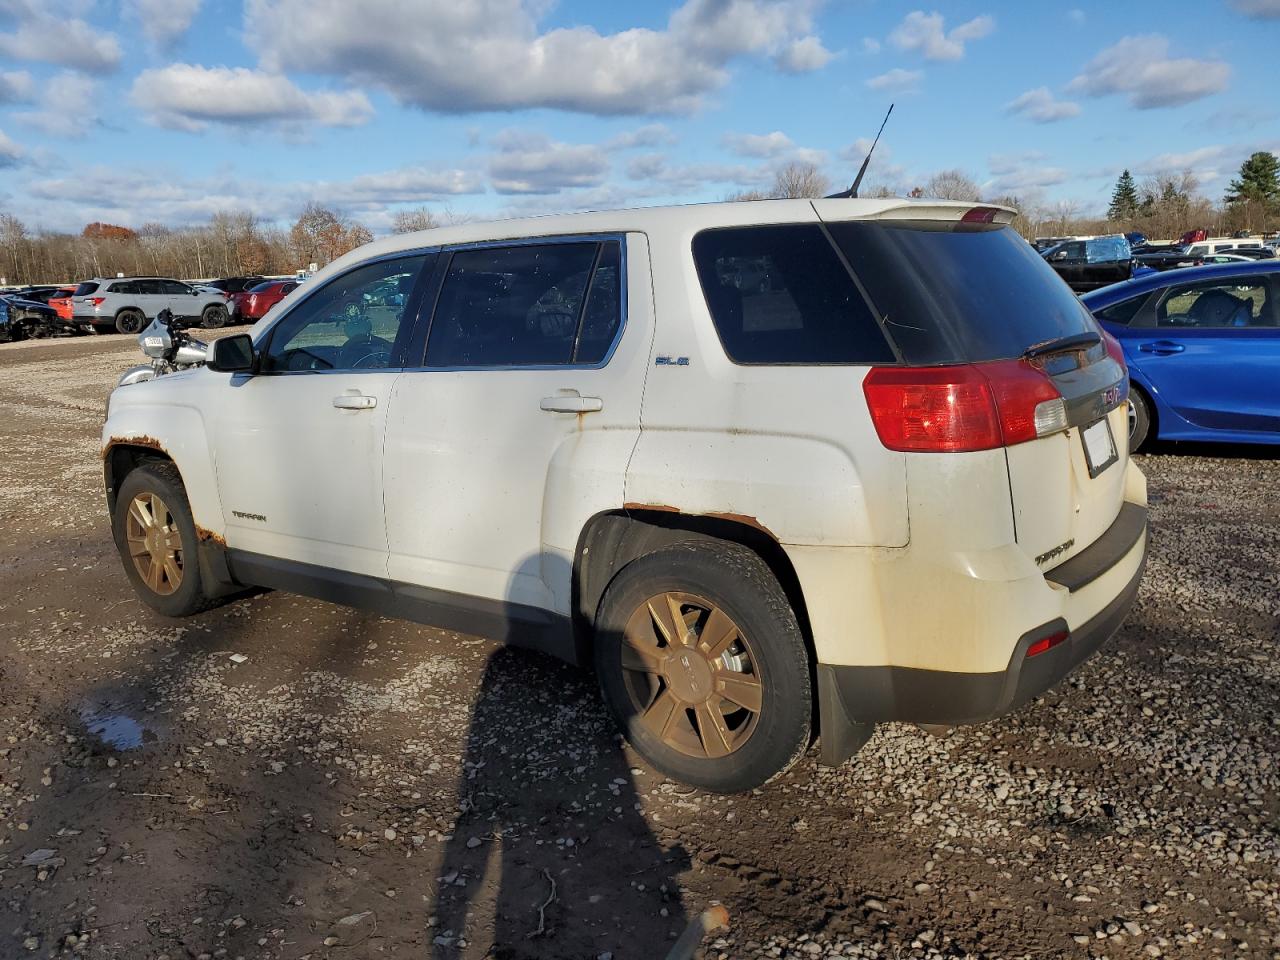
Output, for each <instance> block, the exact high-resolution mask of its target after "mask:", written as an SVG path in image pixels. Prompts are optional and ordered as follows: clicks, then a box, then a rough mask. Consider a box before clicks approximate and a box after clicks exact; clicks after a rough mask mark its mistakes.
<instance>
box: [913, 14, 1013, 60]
mask: <svg viewBox="0 0 1280 960" xmlns="http://www.w3.org/2000/svg"><path fill="white" fill-rule="evenodd" d="M995 27H996V22H995V20H994V19H992V18H991V17H989V16H986V15H983V16H981V17H974V18H973V19H972V20H968V21H966V22H964V23H962V24H960V26H958V27H955V28H953V29H952V30H951V31H950V32H948V31H947V30H946V25H945V21H944V18H943V16H942V14H940V13H937V12H934V13H925V12H924V11H923V10H913V11H912V12H911V13H908V14H907V16H906V18H905V19H904V20H903V21H902V23H900V24H898V26H896V27H894V29H893V32H892V33H890V34H889V42H890V43H892V44H893V45H894V46H895V47H897V48H898V49H899V50H908V51H914V52H917V53H919V54H920V55H921V56H923V57H924V58H925V59H926V60H959V59H960V58H961V57H963V56H964V45H965V44H966V43H968V42H969V41H970V40H980V39H981V38H983V37H985V36H986V35H987V34H989V33H991V31H992V30H994V29H995Z"/></svg>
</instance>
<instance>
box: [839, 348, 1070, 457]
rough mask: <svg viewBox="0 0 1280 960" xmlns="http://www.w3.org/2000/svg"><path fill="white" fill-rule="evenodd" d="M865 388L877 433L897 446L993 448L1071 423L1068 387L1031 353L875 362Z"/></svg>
mask: <svg viewBox="0 0 1280 960" xmlns="http://www.w3.org/2000/svg"><path fill="white" fill-rule="evenodd" d="M862 390H863V393H864V394H865V395H866V398H867V407H868V409H869V410H870V411H871V420H872V423H874V424H875V428H876V434H877V435H878V436H879V437H880V442H881V443H883V444H884V445H885V446H886V447H888V448H889V449H890V450H900V451H904V452H914V453H920V452H928V453H962V452H967V451H974V450H992V449H995V448H996V447H1006V446H1012V445H1013V444H1015V443H1024V442H1025V441H1027V440H1035V439H1036V438H1037V437H1046V436H1048V435H1049V434H1052V433H1057V432H1059V431H1061V430H1065V429H1066V428H1067V409H1066V404H1064V403H1063V401H1062V395H1061V394H1059V393H1058V390H1057V388H1056V387H1054V385H1053V382H1052V381H1051V380H1050V379H1049V378H1048V376H1046V375H1045V373H1044V372H1043V371H1041V370H1039V369H1037V368H1036V367H1034V366H1032V365H1031V364H1030V363H1028V362H1027V361H1025V360H998V361H995V362H993V363H981V364H957V365H955V366H948V367H874V368H872V370H871V372H870V373H868V374H867V376H866V379H864V380H863V381H862Z"/></svg>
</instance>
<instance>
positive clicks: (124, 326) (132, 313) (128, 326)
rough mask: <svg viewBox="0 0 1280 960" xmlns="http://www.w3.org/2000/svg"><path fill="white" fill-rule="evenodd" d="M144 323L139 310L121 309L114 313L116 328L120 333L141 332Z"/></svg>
mask: <svg viewBox="0 0 1280 960" xmlns="http://www.w3.org/2000/svg"><path fill="white" fill-rule="evenodd" d="M146 323H147V318H146V317H144V316H143V315H142V311H141V310H132V309H130V310H121V311H120V312H119V313H117V314H116V330H117V331H118V332H120V333H141V332H142V328H143V327H144V326H146Z"/></svg>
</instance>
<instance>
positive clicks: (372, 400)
mask: <svg viewBox="0 0 1280 960" xmlns="http://www.w3.org/2000/svg"><path fill="white" fill-rule="evenodd" d="M333 405H334V406H335V407H337V408H338V409H339V410H372V409H373V408H374V407H376V406H377V405H378V398H377V397H364V396H359V395H354V396H353V395H352V394H349V393H347V394H343V395H342V396H340V397H334V398H333Z"/></svg>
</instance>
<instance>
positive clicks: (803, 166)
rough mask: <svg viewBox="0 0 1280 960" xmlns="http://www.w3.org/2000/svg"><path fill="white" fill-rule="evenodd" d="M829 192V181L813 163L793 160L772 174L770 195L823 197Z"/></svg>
mask: <svg viewBox="0 0 1280 960" xmlns="http://www.w3.org/2000/svg"><path fill="white" fill-rule="evenodd" d="M830 192H831V181H830V180H828V179H827V177H826V175H825V174H824V173H823V172H822V171H821V170H819V169H818V168H817V166H816V165H815V164H812V163H804V162H802V161H799V160H797V161H793V162H792V163H788V164H787V165H786V166H785V167H783V168H782V169H781V170H779V171H778V172H777V173H775V174H774V177H773V189H772V190H770V191H769V195H770V196H771V197H775V198H778V199H787V198H796V197H825V196H826V195H827V194H828V193H830Z"/></svg>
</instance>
